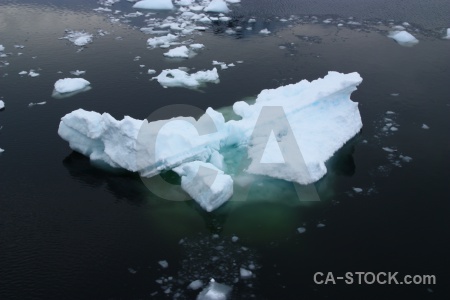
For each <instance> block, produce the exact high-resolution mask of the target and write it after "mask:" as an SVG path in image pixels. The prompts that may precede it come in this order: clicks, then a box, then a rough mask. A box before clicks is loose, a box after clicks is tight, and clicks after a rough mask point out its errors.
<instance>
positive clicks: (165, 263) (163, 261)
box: [158, 260, 169, 269]
mask: <svg viewBox="0 0 450 300" xmlns="http://www.w3.org/2000/svg"><path fill="white" fill-rule="evenodd" d="M158 264H159V265H160V266H161V268H163V269H167V268H168V267H169V263H168V262H167V260H160V261H158Z"/></svg>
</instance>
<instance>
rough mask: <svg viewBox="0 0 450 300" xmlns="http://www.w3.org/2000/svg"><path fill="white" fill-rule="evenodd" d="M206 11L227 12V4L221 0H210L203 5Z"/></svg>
mask: <svg viewBox="0 0 450 300" xmlns="http://www.w3.org/2000/svg"><path fill="white" fill-rule="evenodd" d="M205 11H206V12H215V13H228V12H229V11H230V9H229V8H228V6H227V3H226V2H225V1H223V0H212V1H211V2H210V3H209V5H208V6H206V7H205Z"/></svg>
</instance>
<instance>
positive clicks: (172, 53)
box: [164, 46, 190, 58]
mask: <svg viewBox="0 0 450 300" xmlns="http://www.w3.org/2000/svg"><path fill="white" fill-rule="evenodd" d="M189 53H190V52H189V48H188V47H186V46H180V47H176V48H173V49H170V50H169V51H167V52H166V53H164V56H165V57H172V58H189Z"/></svg>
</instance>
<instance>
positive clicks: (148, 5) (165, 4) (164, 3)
mask: <svg viewBox="0 0 450 300" xmlns="http://www.w3.org/2000/svg"><path fill="white" fill-rule="evenodd" d="M133 8H137V9H155V10H171V9H173V8H174V6H173V4H172V1H171V0H143V1H138V2H136V3H135V4H134V5H133Z"/></svg>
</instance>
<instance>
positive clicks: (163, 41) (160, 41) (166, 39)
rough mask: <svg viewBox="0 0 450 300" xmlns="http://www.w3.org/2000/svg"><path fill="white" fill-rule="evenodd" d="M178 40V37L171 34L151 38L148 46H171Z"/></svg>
mask: <svg viewBox="0 0 450 300" xmlns="http://www.w3.org/2000/svg"><path fill="white" fill-rule="evenodd" d="M177 39H178V36H176V35H173V34H170V33H169V34H168V35H164V36H157V37H153V38H149V39H148V40H147V45H149V46H150V47H152V48H156V47H158V46H161V45H170V43H172V42H173V41H175V40H177Z"/></svg>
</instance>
